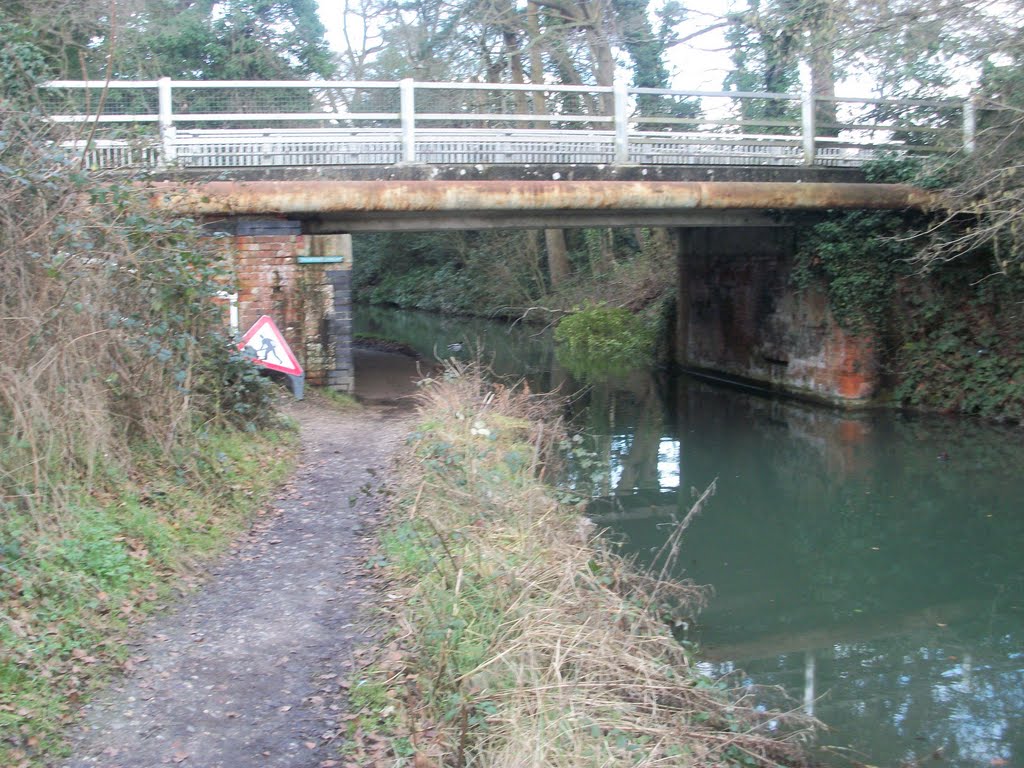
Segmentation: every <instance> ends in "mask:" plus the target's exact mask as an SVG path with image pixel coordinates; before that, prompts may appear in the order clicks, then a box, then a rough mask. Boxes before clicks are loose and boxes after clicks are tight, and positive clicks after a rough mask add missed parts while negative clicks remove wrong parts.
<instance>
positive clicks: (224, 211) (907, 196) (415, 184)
mask: <svg viewBox="0 0 1024 768" xmlns="http://www.w3.org/2000/svg"><path fill="white" fill-rule="evenodd" d="M151 188H152V190H153V196H152V201H153V204H154V205H155V206H156V207H158V208H161V209H165V210H169V211H174V212H176V213H183V214H191V215H231V214H234V215H245V214H254V215H259V214H294V215H302V214H341V213H349V214H351V213H360V212H366V213H381V212H389V213H403V212H407V213H423V212H438V213H441V212H450V213H458V212H459V211H478V212H483V211H494V212H500V211H506V212H508V211H524V212H525V211H566V212H571V211H600V210H609V211H614V210H618V211H631V210H642V211H672V210H677V211H685V210H720V211H729V210H736V209H762V210H763V209H774V210H784V211H808V210H824V209H829V208H847V209H890V210H899V209H918V210H927V209H929V208H931V207H933V204H934V203H933V198H932V195H931V194H930V193H928V192H925V191H923V190H921V189H918V188H916V187H912V186H910V185H907V184H834V183H820V182H806V183H796V182H758V181H752V182H725V181H719V182H715V181H708V182H687V181H679V182H636V181H518V182H516V181H510V182H506V181H319V180H318V181H248V182H245V181H239V182H232V181H213V182H205V183H200V184H178V183H174V182H162V183H158V184H153V185H152V187H151Z"/></svg>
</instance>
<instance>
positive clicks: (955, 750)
mask: <svg viewBox="0 0 1024 768" xmlns="http://www.w3.org/2000/svg"><path fill="white" fill-rule="evenodd" d="M1022 640H1024V635H1022V632H1021V625H1020V622H1019V620H1017V619H1014V618H1013V617H1010V616H1008V615H1006V614H1003V615H1002V617H1001V619H1000V620H999V627H998V628H997V629H996V631H995V632H992V631H990V628H989V627H985V626H980V625H978V624H972V623H965V624H962V625H959V626H957V627H950V628H946V629H943V628H939V627H936V626H934V625H933V626H931V627H922V628H921V629H919V630H918V631H915V632H911V633H908V634H906V635H901V636H898V637H892V638H882V639H878V640H874V641H869V642H859V643H838V644H836V645H834V646H833V647H831V648H822V649H819V650H818V651H816V652H815V659H816V663H815V672H816V680H815V681H814V687H815V689H816V690H817V693H818V695H819V700H818V702H817V710H816V714H817V716H818V717H820V718H822V719H823V720H824V721H825V722H826V723H828V724H829V725H830V726H831V727H832V729H833V730H832V732H831V733H829V734H825V735H824V736H823V738H822V743H823V744H826V745H837V746H840V747H845V746H848V745H851V744H852V745H856V748H857V749H859V750H861V751H865V750H866V751H867V752H868V754H866V755H861V759H863V760H865V761H866V762H870V763H872V764H878V765H900V764H917V763H916V761H921V762H922V763H927V762H930V761H931V760H932V759H933V757H934V756H935V755H936V754H938V755H941V757H942V759H943V761H944V762H943V763H942V764H944V765H953V766H970V765H993V764H995V765H999V764H1000V763H999V762H998V761H999V760H1006V761H1007V762H1006V764H1007V765H1019V764H1020V759H1021V758H1022V757H1024V732H1022V730H1021V726H1020V723H1021V722H1022V720H1024V668H1022V664H1021V662H1020V659H1019V651H1020V648H1021V641H1022ZM1015 657H1017V658H1015ZM727 666H728V667H729V668H731V666H732V665H731V664H730V665H715V667H714V669H713V671H715V672H722V671H725V669H726V667H727ZM742 666H743V667H744V668H745V670H746V674H747V675H748V676H749V677H751V678H753V679H755V680H757V682H758V683H759V684H763V685H783V686H785V687H787V688H788V689H789V690H790V691H791V692H792V693H793V694H797V693H798V692H800V691H801V690H802V689H803V686H804V685H805V682H804V681H802V680H801V677H802V676H803V675H804V674H805V673H806V669H807V666H806V655H805V654H804V653H785V654H780V655H778V656H776V657H773V658H771V659H765V660H763V661H759V662H745V663H743V664H742ZM851 670H856V675H852V674H851ZM992 761H996V762H995V763H993V762H992ZM841 764H842V763H841Z"/></svg>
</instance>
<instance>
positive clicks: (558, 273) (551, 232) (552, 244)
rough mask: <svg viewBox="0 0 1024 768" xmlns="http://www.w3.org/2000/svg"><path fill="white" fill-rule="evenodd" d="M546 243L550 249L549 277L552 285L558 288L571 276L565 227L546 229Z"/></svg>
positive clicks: (548, 249)
mask: <svg viewBox="0 0 1024 768" xmlns="http://www.w3.org/2000/svg"><path fill="white" fill-rule="evenodd" d="M544 244H545V245H546V246H547V251H548V277H549V278H550V280H551V287H552V288H557V287H558V286H559V285H561V284H562V283H563V282H565V279H566V278H567V277H569V271H570V267H569V249H568V247H566V244H565V230H564V229H545V230H544Z"/></svg>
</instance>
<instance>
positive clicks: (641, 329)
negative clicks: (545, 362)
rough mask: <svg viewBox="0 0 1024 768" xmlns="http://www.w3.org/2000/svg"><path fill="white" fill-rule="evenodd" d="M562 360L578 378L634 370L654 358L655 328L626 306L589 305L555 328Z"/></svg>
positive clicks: (586, 378) (590, 377)
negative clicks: (625, 307)
mask: <svg viewBox="0 0 1024 768" xmlns="http://www.w3.org/2000/svg"><path fill="white" fill-rule="evenodd" d="M555 341H556V342H558V344H559V345H560V346H559V349H558V359H559V360H560V361H561V362H562V364H563V365H565V366H566V367H567V368H568V369H569V371H570V372H571V373H572V374H573V375H574V376H575V377H576V378H578V379H580V380H583V381H586V380H590V379H592V378H593V377H594V376H595V375H596V376H600V375H602V374H612V373H616V372H622V371H628V370H632V369H634V368H636V367H638V366H641V365H643V364H645V363H650V362H651V360H652V357H653V356H652V352H653V349H654V341H655V339H654V328H652V327H651V326H649V325H647V324H645V323H644V322H643V320H642V319H641V318H640V317H639V316H638V315H634V314H633V313H632V312H630V311H629V310H627V309H624V308H622V307H608V306H604V305H589V306H587V307H583V308H581V309H578V310H577V311H576V312H573V313H572V314H570V315H568V316H567V317H565V318H564V319H563V320H562V321H561V322H560V323H559V324H558V327H557V328H556V329H555Z"/></svg>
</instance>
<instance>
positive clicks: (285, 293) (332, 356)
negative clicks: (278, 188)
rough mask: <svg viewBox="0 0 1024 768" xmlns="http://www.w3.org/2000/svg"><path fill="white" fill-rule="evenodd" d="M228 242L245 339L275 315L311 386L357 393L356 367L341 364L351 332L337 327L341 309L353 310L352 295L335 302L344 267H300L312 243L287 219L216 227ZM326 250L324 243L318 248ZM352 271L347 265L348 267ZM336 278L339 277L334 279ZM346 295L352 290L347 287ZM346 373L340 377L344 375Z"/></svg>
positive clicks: (239, 316)
mask: <svg viewBox="0 0 1024 768" xmlns="http://www.w3.org/2000/svg"><path fill="white" fill-rule="evenodd" d="M214 226H215V228H216V229H217V230H219V231H220V232H221V233H222V234H224V235H227V237H226V238H225V241H224V242H225V251H226V256H227V258H228V260H229V263H230V264H231V267H232V272H233V274H234V278H235V287H236V289H237V291H238V324H239V330H240V332H241V333H244V332H245V331H246V330H247V329H248V328H249V327H250V326H251V325H252V324H253V323H254V322H256V320H258V319H259V318H260V317H261V316H262V315H270V317H272V318H273V319H274V322H275V323H276V324H277V326H278V328H280V329H281V332H282V333H283V334H284V337H285V340H286V341H287V342H288V345H289V346H290V347H291V348H292V352H294V354H295V357H296V358H297V359H298V361H299V363H300V364H301V365H302V367H303V369H304V371H305V374H306V382H307V383H308V384H311V385H325V384H330V385H331V386H333V387H335V388H337V389H343V390H347V389H351V384H352V371H351V362H350V361H348V360H347V359H346V360H343V361H341V364H340V366H339V362H338V360H337V359H336V358H337V357H338V355H337V354H336V352H335V350H336V349H340V350H341V352H342V353H348V354H349V355H350V353H349V352H348V350H349V346H348V339H347V338H346V339H342V340H340V341H341V342H342V343H341V344H339V339H336V338H334V336H336V335H337V334H338V333H339V332H341V333H342V334H343V335H344V332H345V331H346V329H347V326H342V327H340V328H339V326H338V324H337V323H336V322H335V321H334V315H335V311H336V306H337V305H338V303H339V301H340V302H341V306H343V307H344V308H346V310H347V306H348V302H349V299H348V292H347V290H343V291H342V293H343V294H344V295H341V296H337V297H336V296H335V286H334V284H335V283H336V282H338V281H337V279H336V278H335V277H332V276H331V275H329V274H328V269H334V270H337V268H338V266H339V265H338V264H300V263H299V261H298V260H299V257H301V256H305V255H308V254H309V253H310V246H311V240H312V238H311V237H310V236H306V235H303V234H301V231H300V225H299V223H298V222H294V221H289V220H287V219H246V218H239V219H237V220H233V221H228V222H218V223H217V224H216V225H214ZM318 244H319V245H322V243H318ZM350 265H351V258H350V256H349V258H348V259H347V264H345V265H344V266H345V267H348V266H350ZM332 274H334V273H332ZM342 282H343V289H345V288H347V285H348V283H347V281H342ZM339 370H340V373H339Z"/></svg>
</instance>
